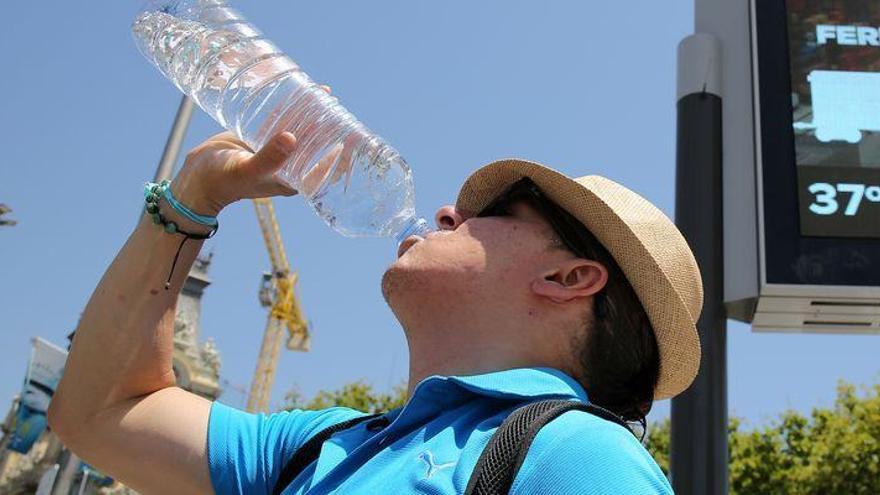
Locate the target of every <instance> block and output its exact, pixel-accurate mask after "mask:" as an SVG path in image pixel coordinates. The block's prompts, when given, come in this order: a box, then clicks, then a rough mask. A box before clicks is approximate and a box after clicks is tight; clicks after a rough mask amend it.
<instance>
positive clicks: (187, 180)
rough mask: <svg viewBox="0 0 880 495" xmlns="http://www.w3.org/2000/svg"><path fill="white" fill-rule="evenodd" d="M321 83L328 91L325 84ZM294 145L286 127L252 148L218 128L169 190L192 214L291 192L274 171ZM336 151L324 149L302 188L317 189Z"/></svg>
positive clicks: (213, 212)
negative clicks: (327, 151) (218, 132)
mask: <svg viewBox="0 0 880 495" xmlns="http://www.w3.org/2000/svg"><path fill="white" fill-rule="evenodd" d="M321 88H322V89H323V90H324V91H326V92H327V93H330V88H329V87H328V86H321ZM308 129H309V128H308V127H307V128H306V130H308ZM295 150H296V137H295V136H294V135H293V134H291V133H289V132H281V133H278V134H276V135H274V136H272V137H271V138H270V139H269V140H268V141H267V142H266V144H264V145H263V147H262V148H261V149H260V150H259V151H257V152H256V153H254V152H253V150H251V149H250V148H249V147H248V145H247V144H245V143H244V142H243V141H241V140H240V139H238V138H237V137H236V136H235V135H234V134H233V133H231V132H228V131H227V132H221V133H220V134H216V135H214V136H212V137H210V138H208V139H207V140H206V141H205V142H203V143H202V144H200V145H198V146H196V147H195V148H193V149H192V151H190V152H189V153H188V154H187V155H186V160H185V161H184V164H183V167H182V168H181V170H180V172H178V174H177V177H176V178H175V179H174V180H173V181H172V184H171V192H172V193H173V194H174V197H175V198H177V199H178V201H180V202H181V203H183V204H184V205H186V206H187V207H189V208H190V209H191V210H193V211H195V212H196V213H199V214H202V215H213V216H216V215H217V214H218V213H220V210H222V209H223V208H225V207H226V206H227V205H229V204H232V203H234V202H236V201H238V200H241V199H253V198H266V197H270V196H293V195H294V194H296V193H297V191H296V190H295V189H294V188H293V186H291V185H290V184H289V183H288V182H286V181H285V180H284V179H282V178H281V177H280V176H278V175H277V174H276V172H278V171H279V170H280V169H281V168H282V167H283V166H284V165H285V163H287V162H288V160H289V159H290V158H291V155H292V154H293V152H294V151H295ZM340 151H341V150H334V151H331V152H330V153H328V156H326V157H324V158H323V159H322V160H321V162H319V163H318V164H317V165H316V166H315V167H314V169H313V170H311V171H309V173H308V174H306V177H304V178H303V187H304V188H305V189H306V191H305V192H310V190H311V189H314V188H316V187H317V186H318V184H319V183H320V182H321V181H322V180H323V179H324V178H325V176H326V174H327V171H328V169H329V168H330V167H331V165H333V164H334V163H335V162H336V159H337V158H338V156H339V154H340V153H339V152H340Z"/></svg>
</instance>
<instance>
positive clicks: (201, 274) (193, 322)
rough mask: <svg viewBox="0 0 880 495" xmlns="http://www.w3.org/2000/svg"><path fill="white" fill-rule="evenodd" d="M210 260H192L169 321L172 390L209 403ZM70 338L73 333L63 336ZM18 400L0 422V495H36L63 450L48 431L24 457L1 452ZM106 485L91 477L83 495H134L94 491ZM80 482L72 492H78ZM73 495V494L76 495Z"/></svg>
mask: <svg viewBox="0 0 880 495" xmlns="http://www.w3.org/2000/svg"><path fill="white" fill-rule="evenodd" d="M210 265H211V255H208V256H207V257H200V258H198V259H197V260H196V262H195V264H194V265H193V268H192V269H191V270H190V272H189V277H187V279H186V282H185V283H184V287H183V290H182V291H181V294H180V297H179V298H178V300H177V312H176V315H175V321H174V358H173V366H174V375H175V376H176V377H177V384H178V386H180V387H181V388H183V389H185V390H189V391H190V392H193V393H195V394H198V395H201V396H202V397H205V398H207V399H209V400H214V399H216V398H217V397H218V396H219V395H220V393H221V390H220V386H219V377H220V355H219V352H218V351H217V347H216V346H215V345H214V342H213V340H212V339H210V338H209V339H207V340H206V341H205V343H204V344H202V345H199V333H200V332H201V326H200V319H201V318H200V317H201V308H202V302H201V299H202V294H203V293H204V290H205V288H206V287H207V286H208V285H210V283H211V281H210V279H209V278H208V268H209V267H210ZM68 338H70V339H72V338H73V333H71V334H70V336H68ZM17 404H18V399H17V398H16V399H14V400H13V403H12V405H11V407H10V409H9V412H8V414H7V416H6V420H5V421H4V422H3V424H2V426H0V428H2V430H3V433H4V438H3V440H0V493H2V494H3V495H19V494H21V495H24V494H32V493H34V492H35V491H36V488H37V485H38V484H39V481H40V477H41V476H42V475H43V473H44V472H46V471H47V470H49V469H50V468H52V466H53V465H55V464H56V463H57V462H58V460H59V458H60V456H61V454H62V450H63V445H62V444H61V442H59V441H58V438H57V437H56V436H55V435H54V434H52V432H50V431H46V432H44V433H43V435H42V436H41V437H40V438H39V440H37V442H36V443H35V444H34V446H33V447H32V448H31V450H30V452H28V454H26V455H22V454H18V453H17V452H11V451H9V450H8V449H6V448H5V445H6V438H7V437H8V436H7V435H6V434H7V433H8V432H9V431H10V430H11V428H12V427H13V421H14V418H15V412H16V407H17ZM102 479H103V480H107V479H106V478H104V477H103V475H101V474H100V473H96V474H92V475H90V477H89V479H88V480H87V487H86V489H85V491H84V492H83V493H84V494H102V495H110V494H113V495H116V494H133V493H136V492H134V490H131V489H130V488H127V487H125V486H124V485H122V484H121V483H118V482H110V483H109V484H106V483H105V485H106V486H99V484H100V482H101V480H102ZM107 481H109V480H107ZM80 482H81V477H78V478H77V479H76V480H75V482H74V486H76V487H77V490H78V487H79V484H80ZM74 493H78V491H75V492H74Z"/></svg>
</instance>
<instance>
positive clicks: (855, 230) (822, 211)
mask: <svg viewBox="0 0 880 495" xmlns="http://www.w3.org/2000/svg"><path fill="white" fill-rule="evenodd" d="M751 6H752V15H753V17H752V23H751V28H752V33H753V37H752V57H753V66H752V76H753V93H754V109H755V115H754V117H755V130H756V134H755V145H756V173H757V177H756V179H757V181H756V182H757V186H758V190H757V193H758V199H759V203H758V221H759V225H758V232H759V239H758V240H759V247H760V250H759V265H760V273H761V283H762V284H766V285H772V286H775V287H783V286H785V287H794V286H809V287H813V288H816V287H820V286H834V287H853V288H855V287H872V288H873V287H880V198H878V195H880V1H878V0H873V1H868V0H752V3H751ZM811 290H812V289H811ZM816 290H818V289H816ZM817 293H818V292H817ZM853 294H858V292H854V293H853Z"/></svg>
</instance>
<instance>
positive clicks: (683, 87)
mask: <svg viewBox="0 0 880 495" xmlns="http://www.w3.org/2000/svg"><path fill="white" fill-rule="evenodd" d="M720 53H721V50H720V47H719V43H718V40H717V39H716V38H715V37H714V36H711V35H708V34H694V35H692V36H689V37H687V38H685V39H684V40H683V41H682V42H681V44H679V46H678V105H677V107H678V122H677V127H678V129H677V140H676V198H675V220H676V224H677V225H678V227H679V228H680V229H681V231H682V233H683V234H684V236H685V238H686V239H687V240H688V242H689V243H690V246H691V249H693V251H694V256H695V257H696V259H697V263H699V265H700V270H701V272H702V276H703V288H704V294H705V296H704V303H703V312H702V314H701V316H700V320H699V321H698V322H697V328H698V331H699V334H700V342H701V344H702V360H701V362H700V372H699V374H698V375H697V378H696V380H694V384H693V385H692V386H691V387H690V389H688V390H687V391H685V392H684V393H682V394H681V395H679V396H678V397H676V398H675V399H673V400H672V434H671V447H670V471H671V475H672V476H671V478H672V486H673V488H674V489H675V493H677V494H678V495H692V494H693V495H703V494H712V495H725V494H726V493H727V489H728V480H727V317H726V312H725V308H724V279H723V277H724V259H723V241H724V238H723V216H722V174H721V172H722V154H721V144H722V139H721V111H722V105H721V103H722V98H721V55H720Z"/></svg>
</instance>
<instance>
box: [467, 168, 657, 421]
mask: <svg viewBox="0 0 880 495" xmlns="http://www.w3.org/2000/svg"><path fill="white" fill-rule="evenodd" d="M518 201H526V202H528V203H529V204H530V205H531V206H533V207H534V208H535V209H537V210H538V211H539V212H540V213H541V214H542V215H543V216H544V218H545V219H546V220H547V221H548V223H550V225H551V226H552V227H553V230H554V231H555V233H556V234H557V236H558V237H559V240H560V241H561V243H562V246H559V245H558V244H556V246H559V247H562V248H563V249H567V250H568V251H570V252H572V253H573V254H574V255H576V256H578V257H581V258H585V259H589V260H592V261H597V262H599V263H601V264H602V265H603V266H605V268H606V269H607V270H608V283H607V284H606V286H605V288H604V289H602V291H600V292H599V293H597V294H596V295H595V296H594V297H593V299H592V304H593V308H592V311H591V312H590V314H589V317H588V319H587V321H585V322H584V324H585V334H584V333H581V334H579V335H578V336H577V337H576V338H575V339H574V340H575V343H576V345H575V352H576V353H577V355H576V358H577V361H578V364H579V365H580V366H579V367H580V369H579V370H577V373H578V374H579V375H580V376H577V377H576V378H578V380H579V381H581V382H582V383H583V385H584V388H585V389H586V390H587V395H588V397H589V399H590V402H592V403H593V404H596V405H598V406H601V407H603V408H605V409H608V410H610V411H611V412H613V413H615V414H617V415H618V416H620V417H621V418H623V419H624V420H626V421H634V422H641V423H644V420H645V415H646V414H648V412H649V411H650V410H651V406H652V405H653V402H654V388H655V387H656V386H657V380H658V378H659V376H660V357H659V356H660V351H659V349H658V347H657V339H656V337H655V336H654V329H653V327H652V326H651V321H650V319H649V318H648V315H647V313H645V309H644V307H643V306H642V304H641V302H640V301H639V298H638V296H637V295H636V293H635V290H633V288H632V285H630V283H629V281H628V280H627V278H626V276H625V275H624V273H623V270H621V268H620V266H619V265H618V264H617V262H616V261H615V260H614V257H613V256H612V255H611V253H609V252H608V250H607V249H605V246H603V245H602V243H601V242H599V240H598V239H596V237H595V236H594V235H593V234H592V232H590V231H589V229H587V228H586V227H585V226H584V224H583V223H581V222H580V220H578V219H577V218H575V217H574V216H573V215H572V214H570V213H569V212H568V211H566V210H564V209H563V208H561V207H560V206H558V205H557V204H556V203H555V202H554V201H553V200H552V199H550V198H549V197H547V196H545V195H544V194H543V192H541V190H540V189H539V188H538V187H537V185H535V184H534V182H532V181H531V179H528V178H523V179H521V180H519V181H517V182H515V183H514V184H513V185H511V186H510V187H509V188H508V190H507V191H505V192H504V193H502V194H501V195H500V196H498V197H497V198H496V199H495V200H494V201H492V202H491V203H490V204H489V205H488V206H487V207H486V208H485V209H483V211H482V212H480V214H479V216H487V215H498V214H507V213H509V206H510V205H511V204H513V203H516V202H518Z"/></svg>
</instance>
